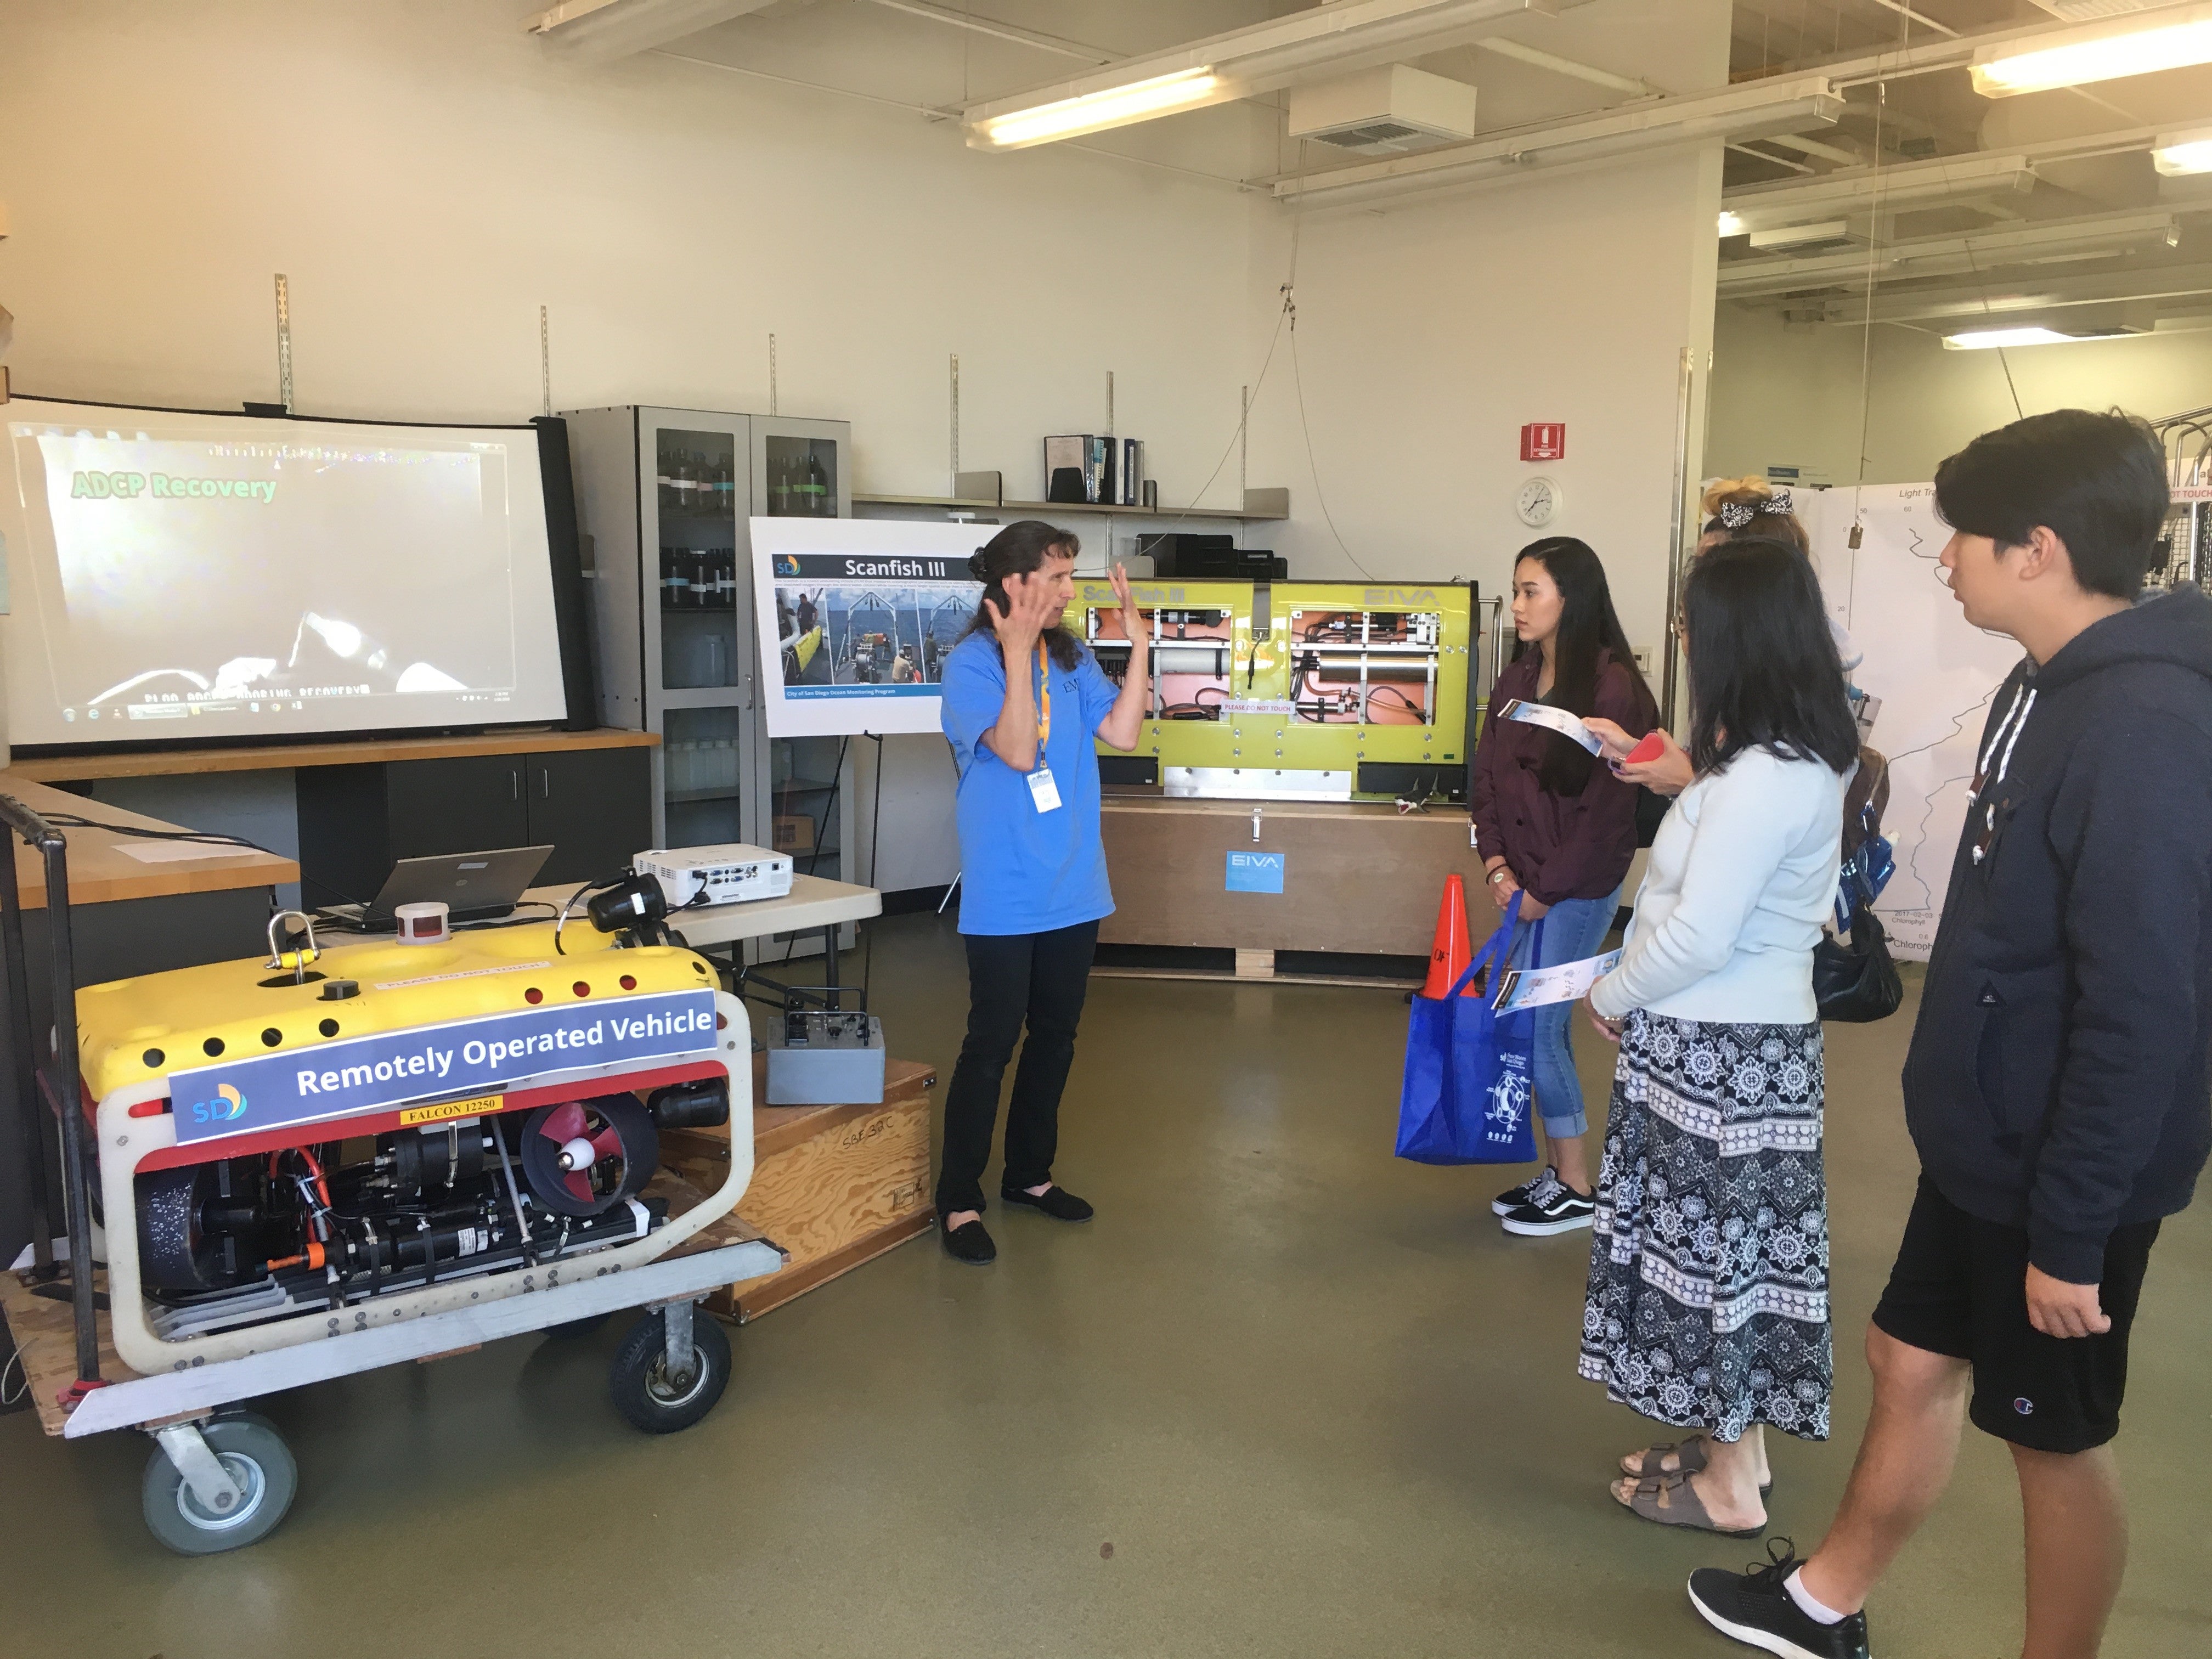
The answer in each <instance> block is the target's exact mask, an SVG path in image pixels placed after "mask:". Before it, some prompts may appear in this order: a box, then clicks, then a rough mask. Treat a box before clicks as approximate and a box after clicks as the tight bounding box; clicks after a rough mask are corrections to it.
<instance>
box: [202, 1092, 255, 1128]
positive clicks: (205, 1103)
mask: <svg viewBox="0 0 2212 1659" xmlns="http://www.w3.org/2000/svg"><path fill="white" fill-rule="evenodd" d="M215 1096H216V1097H215V1098H214V1099H213V1100H196V1101H194V1102H193V1103H192V1121H193V1122H195V1123H227V1122H228V1121H231V1120H232V1119H234V1118H240V1117H244V1116H245V1115H246V1097H245V1096H244V1095H242V1094H240V1093H239V1092H238V1091H237V1090H235V1089H234V1088H232V1087H231V1086H230V1085H228V1083H218V1084H216V1086H215Z"/></svg>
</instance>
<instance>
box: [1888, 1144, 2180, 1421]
mask: <svg viewBox="0 0 2212 1659" xmlns="http://www.w3.org/2000/svg"><path fill="white" fill-rule="evenodd" d="M2157 1237H2158V1223H2157V1222H2155V1221H2145V1222H2139V1223H2137V1224H2136V1225H2132V1226H2127V1227H2119V1228H2116V1229H2114V1230H2113V1232H2112V1239H2111V1242H2110V1243H2107V1244H2106V1246H2105V1276H2104V1278H2103V1279H2102V1280H2101V1281H2100V1283H2099V1285H2098V1287H2097V1299H2098V1301H2099V1303H2100V1304H2101V1305H2102V1307H2103V1308H2104V1310H2105V1313H2106V1316H2108V1317H2109V1318H2110V1319H2111V1320H2112V1329H2111V1330H2109V1331H2106V1333H2105V1334H2103V1335H2101V1336H2084V1337H2057V1336H2045V1334H2043V1333H2042V1332H2041V1331H2039V1330H2037V1329H2036V1328H2035V1327H2034V1326H2033V1325H2031V1324H2029V1323H2028V1322H2027V1229H2026V1228H2024V1227H2007V1226H2003V1225H2000V1224H1999V1223H1997V1222H1994V1221H1984V1220H1983V1219H1982V1218H1980V1217H1979V1216H1972V1215H1968V1214H1967V1213H1966V1212H1965V1211H1964V1210H1962V1209H1960V1207H1959V1206H1957V1205H1955V1204H1954V1203H1953V1202H1951V1200H1949V1199H1948V1198H1946V1197H1944V1196H1943V1194H1941V1193H1940V1192H1938V1191H1936V1185H1935V1183H1934V1182H1931V1181H1929V1179H1928V1177H1927V1176H1924V1175H1923V1176H1921V1177H1920V1191H1919V1194H1918V1195H1917V1196H1916V1197H1915V1198H1914V1199H1913V1200H1912V1214H1911V1218H1909V1219H1908V1220H1907V1221H1906V1222H1905V1242H1904V1243H1903V1244H1901V1245H1899V1247H1898V1252H1897V1265H1896V1266H1895V1267H1893V1268H1891V1269H1890V1273H1889V1285H1888V1288H1887V1289H1886V1290H1884V1291H1882V1293H1881V1302H1880V1303H1879V1304H1876V1306H1875V1310H1874V1322H1875V1324H1876V1325H1877V1326H1878V1327H1880V1328H1881V1329H1882V1330H1884V1331H1886V1332H1887V1333H1888V1334H1890V1335H1892V1336H1893V1337H1895V1338H1896V1339H1897V1340H1899V1342H1903V1343H1905V1344H1906V1345H1908V1346H1911V1347H1915V1348H1919V1349H1923V1350H1924V1351H1925V1352H1929V1353H1940V1354H1948V1355H1950V1356H1951V1357H1952V1358H1954V1359H1964V1360H1967V1361H1969V1362H1971V1363H1972V1365H1973V1368H1974V1398H1973V1403H1972V1406H1970V1407H1968V1408H1967V1415H1968V1416H1969V1417H1971V1418H1972V1419H1973V1422H1974V1426H1975V1427H1976V1428H1978V1429H1980V1430H1981V1431H1983V1432H1984V1433H1985V1434H1993V1435H1995V1436H1996V1437H1997V1438H1998V1439H2000V1440H2008V1441H2010V1442H2012V1443H2013V1444H2015V1445H2016V1446H2027V1447H2031V1448H2033V1449H2035V1450H2037V1451H2051V1452H2078V1451H2087V1450H2088V1449H2090V1448H2091V1447H2093V1446H2101V1445H2103V1444H2104V1443H2106V1441H2107V1440H2110V1439H2111V1438H2112V1437H2113V1436H2114V1435H2116V1434H2118V1432H2119V1431H2120V1397H2121V1395H2124V1393H2126V1391H2127V1383H2128V1328H2129V1327H2130V1325H2132V1324H2133V1323H2134V1322H2135V1316H2136V1299H2137V1297H2140V1296H2141V1295H2142V1281H2143V1269H2144V1268H2145V1267H2147V1266H2148V1265H2149V1262H2150V1247H2151V1245H2152V1243H2153V1242H2154V1241H2155V1240H2156V1239H2157Z"/></svg>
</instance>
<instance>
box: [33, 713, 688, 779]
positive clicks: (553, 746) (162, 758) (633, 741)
mask: <svg viewBox="0 0 2212 1659" xmlns="http://www.w3.org/2000/svg"><path fill="white" fill-rule="evenodd" d="M659 741H660V738H659V734H658V733H656V732H618V731H615V730H614V729H612V728H611V727H607V726H601V727H599V728H598V729H597V730H595V731H591V732H556V731H544V732H483V733H481V734H479V735H477V736H475V737H465V738H448V737H420V738H326V739H324V740H322V741H320V742H316V743H277V744H264V745H258V746H249V747H241V748H226V749H168V750H161V751H160V752H158V753H155V752H148V753H142V754H129V755H118V754H97V753H96V754H90V755H56V756H31V755H25V756H19V757H17V758H16V759H15V761H14V762H13V763H11V764H10V765H9V768H8V771H7V773H6V775H7V776H9V777H16V778H31V779H34V780H36V781H39V782H41V783H68V782H77V781H83V780H86V779H90V778H160V777H179V776H184V775H193V774H197V773H202V772H276V771H283V770H286V769H290V768H294V767H301V766H358V765H361V764H362V763H368V762H374V761H414V760H447V759H452V758H454V757H459V756H465V755H544V754H550V753H553V752H555V751H558V750H578V749H648V748H651V747H652V746H653V745H654V744H658V743H659Z"/></svg>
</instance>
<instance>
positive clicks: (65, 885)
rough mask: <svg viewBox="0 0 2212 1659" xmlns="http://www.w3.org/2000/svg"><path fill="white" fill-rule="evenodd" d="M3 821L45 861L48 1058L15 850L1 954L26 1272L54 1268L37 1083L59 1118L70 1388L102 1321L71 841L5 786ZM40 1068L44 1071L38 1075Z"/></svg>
mask: <svg viewBox="0 0 2212 1659" xmlns="http://www.w3.org/2000/svg"><path fill="white" fill-rule="evenodd" d="M0 823H4V824H6V825H7V827H8V828H9V829H11V830H13V831H14V832H15V834H16V835H18V836H21V837H22V838H23V841H24V842H25V844H26V845H27V846H29V847H30V848H32V849H33V851H35V852H36V853H38V854H40V857H41V858H42V859H43V860H45V862H46V954H47V956H48V957H50V958H51V959H52V962H51V969H52V975H53V999H54V1009H53V1016H54V1024H53V1030H54V1043H53V1052H52V1055H51V1056H50V1057H49V1059H48V1062H47V1065H46V1067H44V1068H41V1067H40V1064H39V1060H38V1033H37V1031H36V1029H35V1028H34V1027H33V1024H32V1020H31V995H30V986H29V981H28V977H27V975H28V972H29V969H28V964H27V952H26V951H25V950H24V947H23V905H22V887H21V882H20V881H19V880H18V878H17V876H16V871H15V854H14V852H13V850H12V849H7V850H8V855H7V856H6V857H4V858H0V953H4V958H5V961H6V964H7V970H8V1024H7V1030H8V1034H9V1046H10V1047H11V1048H13V1049H14V1050H15V1053H14V1054H13V1055H12V1056H11V1059H12V1061H13V1065H12V1066H11V1068H10V1069H11V1070H12V1071H13V1073H14V1075H15V1086H16V1108H17V1110H18V1111H19V1112H20V1113H21V1115H22V1119H23V1122H22V1144H23V1151H24V1154H25V1160H26V1163H27V1166H28V1171H29V1175H30V1182H31V1210H32V1220H33V1224H34V1225H35V1226H36V1227H37V1229H38V1231H37V1233H36V1234H35V1236H34V1237H33V1240H32V1251H33V1254H32V1262H33V1268H32V1271H33V1273H35V1274H38V1275H40V1276H42V1277H51V1276H52V1272H53V1266H54V1261H53V1205H52V1193H51V1191H50V1190H49V1189H48V1187H47V1183H46V1137H45V1134H44V1133H43V1129H44V1124H45V1113H44V1109H43V1107H42V1106H41V1104H40V1092H41V1091H40V1084H41V1083H43V1084H44V1085H45V1091H46V1092H47V1093H50V1094H51V1095H52V1098H53V1101H54V1109H55V1115H56V1116H57V1117H58V1119H59V1120H60V1123H61V1153H62V1183H63V1190H64V1194H65V1196H66V1198H67V1200H68V1211H69V1250H70V1260H69V1272H70V1318H71V1322H72V1323H73V1324H74V1326H75V1328H76V1375H77V1387H78V1389H80V1390H82V1389H83V1388H84V1386H85V1385H86V1384H88V1383H98V1382H99V1381H100V1328H99V1326H98V1324H97V1323H96V1322H95V1320H94V1302H93V1283H92V1275H93V1266H92V1184H91V1180H90V1174H91V1170H92V1149H91V1147H90V1146H88V1144H87V1138H88V1135H89V1134H90V1133H91V1132H90V1131H89V1130H88V1128H87V1127H86V1125H85V1118H84V1079H83V1075H82V1073H81V1071H80V1070H79V1068H78V1061H77V1038H76V953H75V950H74V946H73V942H72V938H71V933H70V902H69V842H68V841H67V840H65V839H64V837H63V836H62V833H61V832H60V831H59V830H58V829H55V828H54V827H53V826H52V824H50V823H47V822H46V820H45V819H44V818H42V817H40V816H39V815H38V814H37V813H36V812H33V811H32V810H31V809H30V808H29V807H27V806H26V805H23V803H22V802H21V801H19V800H17V799H15V798H14V797H13V796H12V795H0ZM42 1069H43V1071H44V1076H43V1077H41V1076H40V1072H41V1070H42Z"/></svg>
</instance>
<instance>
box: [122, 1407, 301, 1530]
mask: <svg viewBox="0 0 2212 1659" xmlns="http://www.w3.org/2000/svg"><path fill="white" fill-rule="evenodd" d="M200 1432H201V1434H202V1435H203V1437H204V1438H205V1439H206V1441H207V1443H208V1449H210V1451H212V1452H214V1453H215V1455H216V1458H217V1459H219V1460H220V1461H221V1462H222V1467H223V1470H224V1472H225V1473H226V1474H228V1475H229V1476H230V1478H231V1479H232V1480H234V1481H236V1482H237V1483H238V1486H239V1489H240V1492H241V1493H242V1498H241V1500H240V1503H239V1504H238V1505H237V1507H236V1508H235V1509H234V1510H232V1511H231V1512H230V1513H229V1514H228V1515H217V1514H216V1513H215V1512H214V1511H213V1510H209V1509H205V1508H203V1507H202V1506H201V1504H200V1502H199V1500H198V1499H197V1498H194V1497H193V1496H192V1492H191V1487H189V1486H185V1478H184V1476H182V1475H181V1474H178V1473H177V1468H176V1465H175V1464H173V1463H172V1462H169V1457H168V1454H167V1453H166V1452H164V1451H162V1450H161V1448H159V1447H158V1446H157V1447H155V1450H154V1455H153V1456H152V1458H151V1459H149V1461H148V1462H147V1464H146V1480H145V1483H144V1489H143V1493H142V1498H143V1510H144V1513H145V1516H146V1529H147V1530H148V1531H149V1532H150V1533H152V1534H154V1536H155V1537H156V1538H158V1539H160V1540H161V1541H162V1542H163V1543H164V1544H167V1546H168V1547H170V1548H171V1549H173V1550H174V1551H176V1552H177V1553H178V1554H179V1555H218V1554H220V1553H222V1552H223V1551H225V1550H240V1549H244V1548H245V1547H246V1546H247V1545H248V1544H258V1543H259V1542H260V1541H262V1540H263V1539H264V1538H266V1537H267V1536H268V1535H269V1534H270V1533H272V1532H274V1531H275V1530H276V1523H277V1522H280V1521H282V1520H283V1518H284V1512H285V1511H286V1510H289V1509H290V1508H291V1507H292V1498H293V1495H294V1494H295V1492H298V1491H299V1489H300V1470H299V1466H298V1465H297V1464H295V1462H293V1461H292V1452H291V1449H290V1448H289V1447H288V1446H286V1445H285V1443H284V1439H283V1436H282V1435H280V1434H278V1433H277V1432H276V1425H274V1424H273V1423H271V1422H270V1420H269V1419H267V1418H265V1417H259V1416H256V1415H255V1414H254V1413H251V1412H246V1413H240V1414H239V1415H237V1416H235V1417H220V1418H217V1419H215V1420H214V1421H213V1422H211V1423H208V1424H204V1425H202V1427H201V1430H200Z"/></svg>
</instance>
